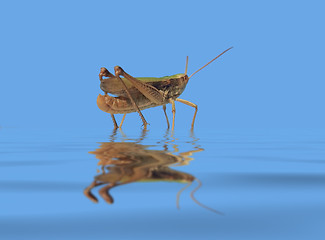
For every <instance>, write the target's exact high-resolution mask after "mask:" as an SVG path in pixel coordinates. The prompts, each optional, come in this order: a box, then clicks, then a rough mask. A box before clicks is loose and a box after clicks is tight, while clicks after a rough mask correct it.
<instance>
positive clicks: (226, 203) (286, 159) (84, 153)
mask: <svg viewBox="0 0 325 240" xmlns="http://www.w3.org/2000/svg"><path fill="white" fill-rule="evenodd" d="M0 137H1V138H0V142H1V143H0V144H1V145H0V194H1V200H0V202H1V206H0V209H1V211H0V228H1V231H0V236H1V238H3V239H44V238H46V239H58V238H61V239H62V238H76V237H78V238H80V239H89V238H95V239H100V238H104V237H105V238H115V239H116V238H119V239H134V238H136V239H137V238H139V239H149V238H152V236H155V238H158V239H164V238H167V237H168V238H172V239H173V238H187V239H197V238H200V237H202V238H204V239H217V238H221V239H323V236H324V234H325V230H324V227H323V223H324V220H325V217H324V216H325V204H324V200H325V174H324V170H325V164H324V163H325V158H324V157H325V135H324V131H316V130H299V131H297V130H295V131H289V130H276V131H275V130H272V131H266V130H259V131H257V130H255V131H246V130H245V131H243V130H236V131H234V130H222V131H221V130H220V131H217V130H214V131H213V130H210V129H207V130H201V131H198V132H195V133H194V134H191V133H190V132H187V131H184V132H181V131H180V132H177V131H176V132H175V133H173V134H172V133H171V132H166V131H165V130H161V131H160V130H153V129H151V130H150V131H148V132H143V131H141V130H139V129H138V130H129V131H125V132H120V131H116V132H114V131H113V132H112V131H110V130H108V131H106V132H105V131H103V130H101V129H65V130H63V129H53V130H48V129H14V128H2V129H0ZM94 202H95V203H94ZM178 208H180V209H178ZM216 213H217V214H216ZM158 233H159V234H158Z"/></svg>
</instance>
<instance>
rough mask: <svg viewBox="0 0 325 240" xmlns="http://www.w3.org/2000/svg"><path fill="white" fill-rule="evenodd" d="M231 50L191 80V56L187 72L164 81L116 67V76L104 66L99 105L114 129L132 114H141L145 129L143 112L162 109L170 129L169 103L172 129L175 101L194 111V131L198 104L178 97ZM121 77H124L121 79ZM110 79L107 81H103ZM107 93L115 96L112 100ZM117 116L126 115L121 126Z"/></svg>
mask: <svg viewBox="0 0 325 240" xmlns="http://www.w3.org/2000/svg"><path fill="white" fill-rule="evenodd" d="M231 48H232V47H230V48H228V49H226V50H225V51H223V52H222V53H220V54H219V55H218V56H217V57H215V58H214V59H212V60H211V61H210V62H208V63H207V64H205V65H204V66H203V67H201V68H200V69H198V70H197V71H195V72H194V73H193V74H192V75H190V76H189V77H188V76H187V65H188V57H187V58H186V66H185V73H184V74H183V73H181V74H175V75H172V76H166V77H161V78H154V77H139V78H134V77H132V76H131V75H129V74H128V73H126V72H125V71H124V70H123V69H122V68H121V67H120V66H115V67H114V71H115V75H113V74H112V73H110V72H109V71H108V70H107V69H106V68H104V67H102V68H101V69H100V73H99V80H100V88H101V90H103V91H104V93H105V95H101V94H99V95H98V98H97V106H98V107H99V109H101V110H102V111H104V112H107V113H110V114H111V117H112V120H113V124H114V128H119V127H120V128H121V127H122V124H123V122H124V119H125V115H126V114H127V113H131V112H138V114H139V115H140V117H141V119H142V122H143V126H144V128H145V129H146V127H147V125H148V123H147V121H146V119H145V118H144V116H143V115H142V113H141V110H144V109H147V108H151V107H157V106H163V111H164V114H165V117H166V121H167V127H168V128H169V121H168V117H167V114H166V104H168V103H171V104H172V114H173V122H172V130H174V126H175V112H176V108H175V101H177V102H181V103H184V104H186V105H188V106H191V107H193V108H195V112H194V116H193V120H192V125H191V130H193V128H194V122H195V117H196V113H197V110H198V108H197V105H196V104H194V103H192V102H189V101H187V100H184V99H180V98H178V97H179V96H180V95H181V94H182V93H183V91H184V90H185V87H186V85H187V83H188V81H189V79H190V78H191V77H193V76H194V75H195V74H196V73H197V72H199V71H201V70H202V69H203V68H205V67H206V66H208V65H209V64H210V63H212V62H213V61H214V60H216V59H217V58H219V57H220V56H221V55H223V54H224V53H225V52H227V51H229V50H230V49H231ZM121 76H122V78H121ZM103 77H107V78H103ZM107 93H110V94H113V95H115V96H116V97H112V96H110V95H108V94H107ZM114 114H124V116H123V118H122V121H121V123H120V125H119V126H118V125H117V122H116V120H115V117H114Z"/></svg>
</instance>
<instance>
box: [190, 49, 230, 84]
mask: <svg viewBox="0 0 325 240" xmlns="http://www.w3.org/2000/svg"><path fill="white" fill-rule="evenodd" d="M232 48H233V47H230V48H228V49H226V50H225V51H223V52H222V53H220V54H219V55H218V56H216V57H215V58H214V59H212V60H211V61H210V62H208V63H207V64H205V65H204V66H203V67H201V68H200V69H199V70H197V71H195V72H194V73H193V74H192V75H191V76H189V78H188V79H190V78H191V77H193V75H194V74H196V73H198V72H199V71H201V70H202V69H203V68H205V67H206V66H208V65H209V64H210V63H212V62H213V61H214V60H216V59H217V58H218V57H220V56H221V55H223V54H224V53H226V52H228V51H229V50H230V49H232ZM186 69H187V64H186ZM186 71H187V70H185V74H186Z"/></svg>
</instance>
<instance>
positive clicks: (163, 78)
mask: <svg viewBox="0 0 325 240" xmlns="http://www.w3.org/2000/svg"><path fill="white" fill-rule="evenodd" d="M180 77H184V73H179V74H175V75H171V76H164V77H160V78H157V77H136V79H138V80H140V81H142V82H160V81H166V80H168V79H172V78H180Z"/></svg>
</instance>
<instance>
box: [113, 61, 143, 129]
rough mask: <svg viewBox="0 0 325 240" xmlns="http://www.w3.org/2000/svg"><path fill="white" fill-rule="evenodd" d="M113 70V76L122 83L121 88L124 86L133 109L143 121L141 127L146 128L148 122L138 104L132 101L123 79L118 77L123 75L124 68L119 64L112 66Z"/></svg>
mask: <svg viewBox="0 0 325 240" xmlns="http://www.w3.org/2000/svg"><path fill="white" fill-rule="evenodd" d="M114 70H115V76H116V77H117V79H119V81H120V82H121V83H122V85H123V88H124V90H125V91H126V93H127V95H128V97H129V99H130V100H131V102H132V104H133V107H134V109H135V110H136V111H137V112H138V114H139V115H140V117H141V120H142V122H143V127H144V128H147V125H148V123H147V121H146V119H145V118H144V116H143V115H142V113H141V111H140V109H139V107H138V105H137V104H136V102H135V101H134V99H133V97H132V96H131V94H130V92H129V90H128V88H127V87H126V85H125V83H124V82H123V80H122V79H121V78H120V75H121V76H124V77H125V72H124V70H123V69H122V68H121V67H119V66H115V67H114Z"/></svg>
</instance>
